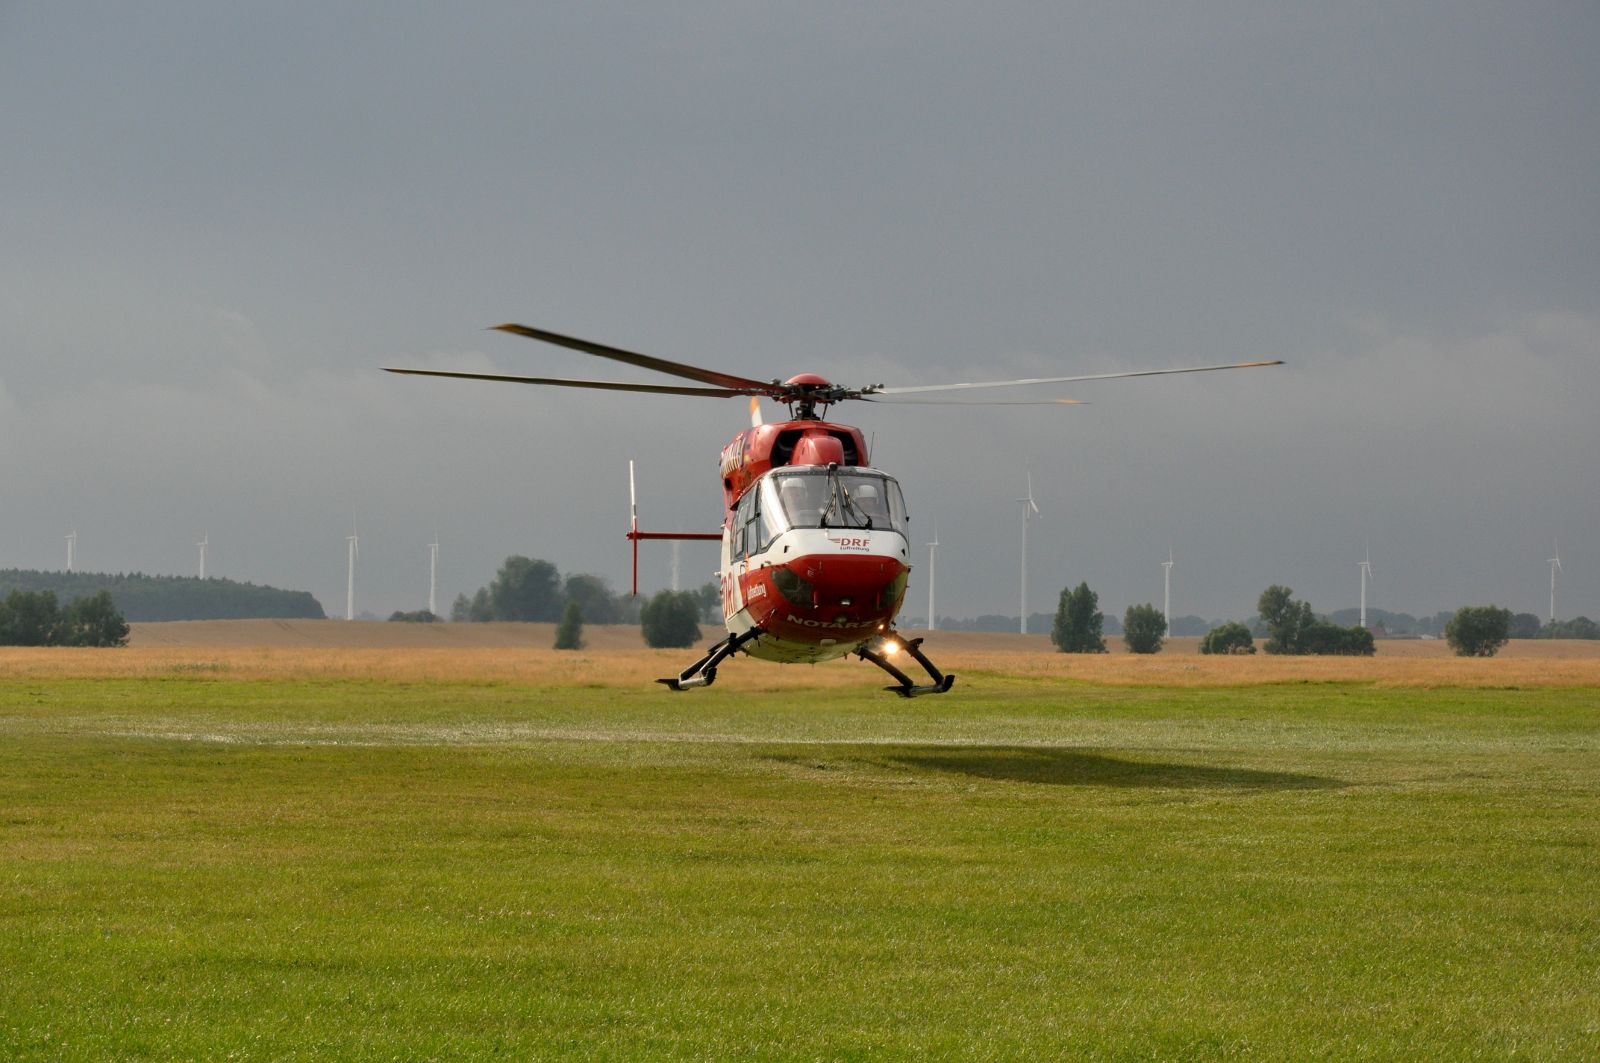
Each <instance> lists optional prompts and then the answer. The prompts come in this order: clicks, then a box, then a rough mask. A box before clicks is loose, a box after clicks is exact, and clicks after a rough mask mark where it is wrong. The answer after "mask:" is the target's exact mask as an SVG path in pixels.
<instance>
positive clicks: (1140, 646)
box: [1050, 583, 1374, 657]
mask: <svg viewBox="0 0 1600 1063" xmlns="http://www.w3.org/2000/svg"><path fill="white" fill-rule="evenodd" d="M1293 594H1294V592H1293V591H1292V590H1290V589H1289V588H1288V587H1283V586H1278V585H1273V586H1271V587H1268V588H1267V589H1266V590H1265V591H1263V592H1262V593H1261V598H1260V600H1259V602H1258V603H1257V611H1258V613H1259V617H1260V622H1261V624H1262V625H1263V626H1264V628H1265V631H1266V634H1267V635H1268V638H1267V642H1266V645H1264V646H1263V647H1262V649H1264V650H1265V651H1266V652H1267V653H1272V654H1288V655H1299V654H1319V655H1324V654H1336V655H1341V656H1363V657H1365V656H1371V655H1372V653H1373V652H1374V645H1373V639H1372V632H1371V631H1368V630H1367V629H1366V628H1363V627H1361V626H1359V625H1357V626H1354V627H1344V626H1341V625H1338V624H1334V623H1331V622H1330V621H1328V620H1325V619H1322V618H1319V617H1318V616H1317V615H1316V614H1315V613H1314V612H1313V611H1312V609H1311V605H1310V603H1308V602H1303V601H1297V600H1295V599H1294V597H1293ZM1166 635H1167V620H1166V617H1164V616H1163V615H1162V614H1161V610H1160V609H1157V608H1156V607H1155V605H1154V604H1152V603H1149V602H1145V603H1141V604H1138V605H1130V606H1128V608H1127V610H1126V611H1125V612H1124V613H1123V615H1122V641H1123V643H1124V645H1126V646H1127V648H1128V651H1129V652H1130V653H1159V652H1160V651H1161V648H1162V647H1163V646H1164V645H1165V644H1166ZM1050 641H1051V642H1052V643H1054V644H1055V646H1056V648H1057V649H1058V650H1060V651H1061V652H1062V653H1105V652H1106V643H1105V615H1104V614H1103V613H1101V612H1100V596H1099V595H1098V594H1096V593H1095V592H1094V591H1093V590H1091V589H1090V588H1089V585H1088V584H1087V583H1080V584H1078V585H1077V586H1076V587H1069V588H1065V589H1063V590H1062V592H1061V599H1060V604H1059V605H1058V607H1057V609H1056V616H1055V622H1054V624H1052V626H1051V629H1050ZM1200 652H1201V653H1207V654H1214V653H1254V652H1256V646H1255V635H1254V634H1253V633H1252V631H1251V630H1250V628H1249V627H1248V626H1247V625H1245V624H1242V623H1239V622H1237V621H1230V622H1227V623H1223V624H1219V625H1217V626H1216V627H1214V628H1212V629H1211V630H1210V631H1208V632H1206V634H1205V635H1204V637H1202V638H1201V640H1200Z"/></svg>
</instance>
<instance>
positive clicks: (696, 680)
mask: <svg viewBox="0 0 1600 1063" xmlns="http://www.w3.org/2000/svg"><path fill="white" fill-rule="evenodd" d="M761 634H764V632H763V631H762V630H761V629H760V628H758V627H753V628H751V629H750V630H749V631H746V632H745V633H744V634H742V635H729V636H728V637H727V638H725V639H723V640H722V641H721V642H719V643H717V644H716V645H715V646H713V647H711V650H710V652H708V653H707V654H706V655H705V656H704V657H702V658H700V659H699V660H698V661H696V662H694V663H693V664H691V665H690V666H689V667H687V668H685V669H684V670H683V671H681V672H679V673H678V675H677V678H675V679H657V680H656V682H657V683H663V684H665V685H666V686H668V687H670V688H671V689H673V690H693V689H694V688H695V687H708V686H710V685H711V684H712V683H715V682H716V681H717V665H719V664H721V663H722V662H723V661H725V660H727V659H728V658H729V657H731V656H732V655H733V654H735V653H738V652H739V647H741V646H743V645H744V644H745V643H747V642H749V641H750V640H751V639H753V638H755V637H756V636H758V635H761Z"/></svg>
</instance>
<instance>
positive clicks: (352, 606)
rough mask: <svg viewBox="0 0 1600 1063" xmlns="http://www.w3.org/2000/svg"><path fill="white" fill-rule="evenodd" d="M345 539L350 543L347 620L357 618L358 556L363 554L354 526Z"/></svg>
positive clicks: (345, 599) (346, 602) (346, 582)
mask: <svg viewBox="0 0 1600 1063" xmlns="http://www.w3.org/2000/svg"><path fill="white" fill-rule="evenodd" d="M344 541H345V542H346V543H348V544H349V545H350V568H349V572H348V574H347V576H346V577H345V590H344V618H345V619H346V620H354V619H355V618H356V558H358V557H360V556H361V547H360V540H359V539H358V538H357V537H356V530H355V529H354V528H351V529H350V534H349V535H347V536H345V537H344Z"/></svg>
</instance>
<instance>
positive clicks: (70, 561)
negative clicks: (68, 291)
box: [67, 528, 1555, 608]
mask: <svg viewBox="0 0 1600 1063" xmlns="http://www.w3.org/2000/svg"><path fill="white" fill-rule="evenodd" d="M77 547H78V529H77V528H73V529H72V530H71V531H69V532H67V571H68V572H76V571H77V568H76V567H75V566H76V564H77V559H76V553H77ZM1552 580H1553V577H1552ZM1551 585H1552V586H1554V583H1553V582H1552V584H1551ZM1550 594H1551V595H1552V597H1551V600H1552V601H1554V600H1555V599H1554V595H1555V591H1551V592H1550ZM1551 608H1554V606H1551Z"/></svg>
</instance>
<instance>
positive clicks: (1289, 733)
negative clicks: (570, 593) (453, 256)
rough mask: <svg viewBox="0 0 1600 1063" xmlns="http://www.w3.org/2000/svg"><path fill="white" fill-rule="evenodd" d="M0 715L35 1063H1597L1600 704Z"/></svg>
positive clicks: (1260, 694) (837, 695) (469, 696)
mask: <svg viewBox="0 0 1600 1063" xmlns="http://www.w3.org/2000/svg"><path fill="white" fill-rule="evenodd" d="M0 698H3V700H0V737H3V743H0V808H3V814H0V972H4V973H3V974H0V1054H4V1055H6V1056H10V1057H17V1058H39V1059H45V1058H49V1059H58V1058H107V1057H112V1058H138V1057H141V1056H142V1057H147V1058H163V1059H164V1058H225V1057H227V1056H229V1055H235V1056H238V1057H240V1058H285V1057H289V1058H293V1057H310V1056H326V1057H337V1058H358V1059H359V1058H371V1059H380V1058H381V1059H390V1058H408V1059H409V1058H430V1057H433V1058H490V1057H494V1056H497V1055H498V1056H502V1057H507V1058H558V1057H563V1056H565V1057H571V1058H602V1059H603V1058H614V1059H635V1058H701V1059H706V1058H734V1057H737V1058H785V1059H788V1058H796V1059H798V1058H808V1059H809V1058H951V1059H957V1058H959V1059H983V1058H992V1059H1017V1058H1040V1057H1062V1056H1067V1057H1072V1056H1078V1057H1086V1058H1169V1057H1172V1056H1190V1057H1229V1056H1237V1057H1265V1058H1325V1059H1347V1058H1394V1057H1397V1056H1399V1057H1412V1058H1474V1057H1476V1058H1515V1057H1517V1056H1519V1055H1520V1056H1523V1057H1526V1058H1573V1059H1580V1058H1586V1057H1588V1056H1589V1055H1590V1054H1591V1053H1592V1049H1593V1047H1594V1046H1595V1044H1596V1043H1600V991H1597V989H1596V987H1597V986H1600V920H1597V916H1596V914H1595V911H1596V906H1595V904H1594V898H1595V897H1596V896H1600V829H1597V826H1596V824H1597V817H1596V815H1595V813H1596V811H1597V810H1600V767H1597V764H1596V758H1595V757H1594V753H1595V745H1596V736H1597V733H1600V727H1597V721H1596V718H1595V706H1596V704H1597V700H1600V699H1597V697H1596V692H1595V691H1594V690H1592V689H1586V688H1581V687H1579V688H1541V689H1538V690H1521V691H1505V690H1486V689H1471V690H1465V689H1451V688H1442V689H1378V688H1374V687H1370V686H1365V685H1360V684H1294V685H1285V686H1256V687H1249V688H1237V689H1226V688H1224V689H1215V688H1210V689H1200V690H1191V689H1166V688H1145V687H1137V688H1128V687H1116V688H1111V687H1099V686H1093V685H1085V684H1071V685H1067V686H1063V685H1062V684H1061V683H1060V682H1059V681H1052V682H1045V681H1035V682H1018V683H1012V684H1010V685H1008V686H1006V688H1005V689H1004V690H1000V691H997V692H983V691H980V692H977V693H974V694H972V695H970V696H968V697H966V698H960V699H958V698H956V697H955V696H951V697H949V698H945V699H923V700H920V701H916V702H911V703H904V702H900V701H899V700H898V699H891V698H888V697H886V696H884V695H881V694H877V693H875V692H868V691H861V692H853V691H848V690H832V689H830V690H827V691H821V692H815V694H814V696H807V697H801V698H796V697H795V696H794V695H793V694H791V693H757V694H752V693H749V692H740V691H730V692H726V693H724V692H722V691H721V690H719V689H715V688H714V689H713V690H710V691H702V692H697V693H696V694H694V695H685V696H681V697H678V696H672V695H668V694H666V693H665V692H662V691H658V690H643V691H640V690H634V689H630V688H622V687H618V688H609V687H601V688H598V689H597V688H594V687H592V686H588V685H584V686H571V687H562V688H528V687H524V686H519V685H517V684H514V683H496V684H480V683H436V684H427V683H410V684H406V683H384V682H381V681H375V680H370V679H360V680H348V681H306V680H294V679H285V680H271V679H263V680H252V681H248V682H240V681H236V680H230V679H226V678H213V677H204V676H190V677H184V678H178V679H148V680H136V679H118V680H94V681H85V680H72V679H59V680H57V679H50V680H41V679H38V678H31V679H28V680H26V681H20V682H17V681H7V682H0ZM181 729H186V730H183V733H184V734H190V735H194V736H197V737H195V738H193V739H184V738H176V737H170V735H172V734H176V733H178V731H179V730H181ZM164 734H165V735H169V736H168V737H161V735H164ZM207 736H209V737H207Z"/></svg>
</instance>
